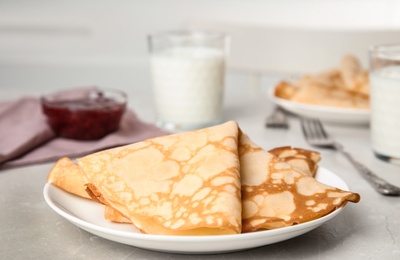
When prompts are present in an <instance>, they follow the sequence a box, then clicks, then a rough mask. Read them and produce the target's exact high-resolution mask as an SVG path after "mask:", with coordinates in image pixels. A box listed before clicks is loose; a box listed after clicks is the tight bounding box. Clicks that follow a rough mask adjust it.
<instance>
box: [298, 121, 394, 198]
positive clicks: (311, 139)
mask: <svg viewBox="0 0 400 260" xmlns="http://www.w3.org/2000/svg"><path fill="white" fill-rule="evenodd" d="M301 127H302V130H303V134H304V136H305V138H306V140H307V142H308V143H309V144H310V145H312V146H317V147H323V148H330V149H335V150H337V151H339V152H341V153H342V154H344V155H345V156H346V157H347V159H349V161H350V162H351V163H352V164H353V165H354V167H355V168H356V169H357V170H358V171H359V172H360V173H361V175H362V176H363V177H364V178H365V179H366V180H367V181H368V182H369V183H370V184H371V185H372V186H373V187H374V188H375V190H377V191H378V192H379V193H381V194H383V195H390V196H400V188H399V187H396V186H394V185H392V184H390V183H388V182H387V181H385V180H384V179H382V178H380V177H378V176H376V175H375V174H374V173H373V172H372V171H371V170H369V169H368V168H367V167H366V166H365V165H363V164H361V163H360V162H358V161H356V160H355V159H354V158H353V156H352V155H351V154H350V153H348V152H347V151H345V149H344V147H343V145H341V144H340V143H338V142H336V141H335V140H333V139H331V138H330V137H329V135H328V134H327V132H326V131H325V130H324V128H323V126H322V124H321V122H320V121H319V120H317V119H305V118H301Z"/></svg>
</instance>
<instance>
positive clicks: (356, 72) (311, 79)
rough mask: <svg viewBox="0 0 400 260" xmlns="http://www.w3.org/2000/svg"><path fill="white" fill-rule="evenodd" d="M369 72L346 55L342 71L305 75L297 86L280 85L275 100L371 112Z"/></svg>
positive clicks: (280, 83) (281, 83)
mask: <svg viewBox="0 0 400 260" xmlns="http://www.w3.org/2000/svg"><path fill="white" fill-rule="evenodd" d="M369 95H370V88H369V78H368V71H367V70H365V69H363V68H362V66H361V63H360V62H359V60H358V59H357V58H356V57H354V56H352V55H346V56H344V57H343V58H342V61H341V64H340V67H339V68H335V69H331V70H327V71H324V72H321V73H319V74H316V75H305V76H303V77H301V78H300V79H299V80H298V81H297V82H295V83H291V82H288V81H281V82H279V83H278V84H277V86H276V87H275V96H277V97H280V98H284V99H287V100H290V101H294V102H299V103H305V104H311V105H320V106H329V107H337V108H355V109H369V107H370V102H369V99H370V98H369Z"/></svg>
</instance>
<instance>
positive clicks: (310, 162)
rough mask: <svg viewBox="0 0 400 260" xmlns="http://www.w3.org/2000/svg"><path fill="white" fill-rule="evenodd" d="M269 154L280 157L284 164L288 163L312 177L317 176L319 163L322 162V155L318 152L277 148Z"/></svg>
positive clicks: (287, 147) (284, 147)
mask: <svg viewBox="0 0 400 260" xmlns="http://www.w3.org/2000/svg"><path fill="white" fill-rule="evenodd" d="M268 152H269V153H271V154H272V155H274V156H276V157H278V158H279V159H280V160H281V161H282V162H286V163H288V164H290V165H292V166H293V167H294V168H296V169H297V170H300V171H302V172H303V173H305V174H307V175H310V176H312V177H314V176H315V173H316V172H317V169H318V163H319V161H320V160H321V155H320V153H318V152H316V151H311V150H306V149H301V148H292V147H290V146H283V147H277V148H274V149H272V150H269V151H268Z"/></svg>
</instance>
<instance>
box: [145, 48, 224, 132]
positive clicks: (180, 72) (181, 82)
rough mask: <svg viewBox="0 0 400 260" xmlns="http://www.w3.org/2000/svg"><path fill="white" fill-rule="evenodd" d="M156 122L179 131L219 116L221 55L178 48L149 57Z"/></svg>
mask: <svg viewBox="0 0 400 260" xmlns="http://www.w3.org/2000/svg"><path fill="white" fill-rule="evenodd" d="M151 65H152V74H153V88H154V89H153V91H154V95H155V105H156V110H157V116H158V121H161V122H168V123H172V124H176V125H178V128H185V126H187V127H188V128H190V127H193V126H194V127H203V126H206V125H211V124H213V123H217V122H218V121H219V120H220V117H221V109H222V98H223V89H224V75H225V69H224V54H223V52H222V50H218V49H212V48H207V47H180V48H174V49H168V50H166V51H163V52H158V53H153V54H152V55H151Z"/></svg>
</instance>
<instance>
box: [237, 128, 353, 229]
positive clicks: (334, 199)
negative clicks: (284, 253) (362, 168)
mask: <svg viewBox="0 0 400 260" xmlns="http://www.w3.org/2000/svg"><path fill="white" fill-rule="evenodd" d="M239 155H240V164H241V170H240V172H241V184H242V209H243V214H242V232H252V231H257V230H262V229H275V228H281V227H286V226H291V225H294V224H298V223H303V222H307V221H310V220H313V219H316V218H319V217H321V216H324V215H326V214H328V213H330V212H332V211H333V210H335V209H336V208H338V207H341V206H343V205H344V204H346V202H347V201H351V202H358V201H359V200H360V196H359V195H358V194H356V193H352V192H348V191H343V190H340V189H337V188H334V187H331V186H328V185H325V184H322V183H320V182H318V181H317V180H315V179H314V178H313V177H311V176H308V175H306V174H304V173H302V172H300V171H299V170H297V169H296V168H294V167H292V166H291V165H290V164H287V163H285V162H282V161H280V160H279V159H278V158H277V157H275V156H273V155H272V154H270V153H268V152H267V151H265V150H263V149H262V148H260V147H259V146H257V145H256V144H255V143H253V142H252V141H251V140H250V139H249V137H248V136H247V135H245V134H243V135H242V136H241V138H240V145H239Z"/></svg>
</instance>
